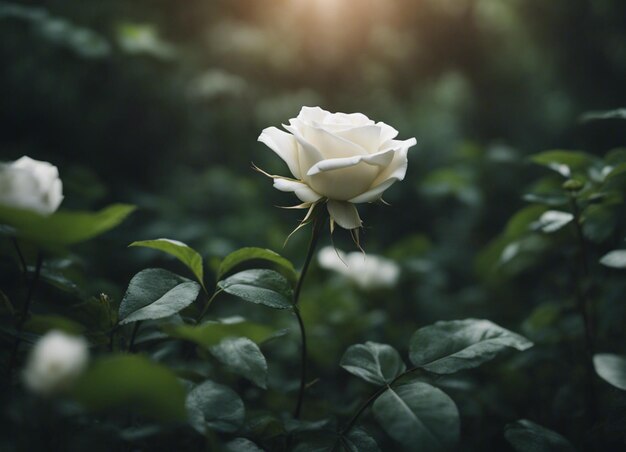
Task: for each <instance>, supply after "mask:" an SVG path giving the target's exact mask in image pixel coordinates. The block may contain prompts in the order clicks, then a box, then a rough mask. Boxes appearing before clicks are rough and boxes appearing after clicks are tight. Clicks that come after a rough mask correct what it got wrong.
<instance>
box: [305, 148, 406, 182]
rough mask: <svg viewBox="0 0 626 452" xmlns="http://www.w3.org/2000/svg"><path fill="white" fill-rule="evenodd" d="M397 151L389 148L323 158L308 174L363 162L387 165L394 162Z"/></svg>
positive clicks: (311, 174)
mask: <svg viewBox="0 0 626 452" xmlns="http://www.w3.org/2000/svg"><path fill="white" fill-rule="evenodd" d="M395 152H396V151H395V150H394V149H387V150H384V151H381V152H377V153H375V154H369V155H355V156H353V157H343V158H333V159H327V160H322V161H321V162H317V163H316V164H315V165H313V166H312V167H311V168H310V169H309V171H308V172H307V176H314V175H316V174H319V173H323V172H326V171H333V170H338V169H342V168H349V167H351V166H355V165H358V164H359V163H361V162H364V163H367V164H368V165H375V166H382V167H385V166H387V165H389V164H390V163H391V162H392V160H393V158H394V153H395Z"/></svg>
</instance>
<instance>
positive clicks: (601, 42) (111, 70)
mask: <svg viewBox="0 0 626 452" xmlns="http://www.w3.org/2000/svg"><path fill="white" fill-rule="evenodd" d="M0 61H2V64H1V65H0V105H1V106H2V108H1V109H0V157H1V159H2V160H13V159H16V158H19V157H20V156H22V155H25V154H26V155H29V156H31V157H33V158H37V159H41V160H48V161H51V162H53V163H54V164H56V165H57V166H59V168H60V172H61V177H62V179H63V182H64V186H65V196H66V199H65V202H64V207H66V208H77V209H96V208H99V207H102V206H104V205H106V204H107V203H110V202H129V203H133V204H136V205H137V206H138V207H139V210H138V212H137V213H136V214H134V215H133V217H132V218H131V219H130V220H129V221H127V222H126V223H125V224H124V225H123V226H122V227H120V228H119V229H117V230H115V231H113V232H112V233H109V234H108V235H106V236H105V237H103V238H101V239H98V240H96V241H94V242H92V243H89V244H86V245H82V246H81V247H79V248H78V249H77V250H76V255H77V256H79V255H80V256H82V257H81V258H80V259H78V258H77V259H76V262H78V263H77V264H76V262H75V264H76V265H78V266H79V267H80V269H81V271H79V272H76V274H75V275H74V276H75V277H77V275H84V274H89V275H90V276H89V278H85V279H84V280H83V281H82V287H83V288H84V289H83V290H84V291H85V292H86V293H90V294H97V293H99V292H102V291H104V292H107V293H109V294H110V295H111V296H112V297H113V298H114V299H117V300H119V299H120V297H121V295H122V294H123V291H124V289H125V287H126V284H127V282H128V280H129V279H130V277H131V276H132V275H133V274H135V273H136V272H137V271H139V270H140V269H142V268H145V267H146V266H149V265H152V266H154V265H163V266H170V267H175V266H176V264H174V263H172V262H171V261H169V260H166V259H163V260H162V261H159V260H158V259H159V258H158V256H156V253H153V252H150V251H145V252H142V251H140V250H128V249H127V248H126V245H127V244H128V243H130V242H132V241H135V240H143V239H151V238H157V237H168V238H172V239H177V240H181V241H184V242H186V243H189V244H190V245H192V246H194V247H195V248H196V249H198V250H199V251H201V253H202V254H203V255H204V256H206V257H207V258H208V259H209V261H212V260H213V259H216V258H219V257H222V256H224V255H226V254H227V253H228V252H230V251H233V250H235V249H237V248H239V247H241V246H259V247H267V248H271V249H274V250H276V251H278V252H280V253H281V254H284V255H285V256H287V257H289V258H291V259H293V260H294V261H295V262H296V263H301V262H302V259H303V253H304V249H305V246H306V242H307V240H308V234H307V233H306V232H303V233H300V234H297V235H296V236H294V238H293V239H292V240H291V241H290V242H289V243H288V244H287V245H286V246H285V247H283V242H284V239H285V237H286V236H287V235H288V233H289V232H290V231H291V230H292V229H293V228H294V227H295V226H296V225H297V223H298V219H299V216H298V215H299V214H298V213H297V212H294V211H284V210H281V209H277V208H275V207H274V206H276V205H289V204H290V203H292V202H293V199H291V197H290V195H288V194H284V193H280V192H277V191H275V190H274V189H273V188H272V187H271V182H270V181H269V180H268V179H266V178H265V177H263V176H262V175H260V174H258V173H256V172H254V171H253V170H252V168H251V164H252V162H254V163H255V164H256V165H258V166H260V167H262V168H264V169H266V170H268V171H269V172H270V173H281V172H284V168H283V163H282V162H281V161H280V159H278V158H276V156H275V155H274V154H273V153H272V152H271V151H270V150H269V149H267V148H266V147H265V146H264V145H262V144H261V143H258V142H257V141H256V139H257V137H258V135H259V133H260V131H261V130H262V129H263V128H264V127H267V126H270V125H276V126H278V125H279V124H280V123H284V122H286V121H287V120H288V119H289V118H291V117H294V116H296V115H297V113H298V111H299V110H300V108H301V106H303V105H309V106H315V105H319V106H322V107H323V108H325V109H328V110H331V111H343V112H355V111H358V112H363V113H365V114H367V115H368V116H370V117H371V118H373V119H375V120H382V121H385V122H387V123H389V124H391V125H393V126H394V127H396V128H397V129H398V130H400V137H401V138H403V139H406V138H409V137H412V136H415V137H416V138H417V140H418V146H417V147H416V148H414V149H413V150H412V151H411V154H410V158H409V171H408V174H407V177H406V179H405V181H404V182H402V183H399V184H396V185H395V186H394V187H393V188H392V189H390V190H389V191H388V192H387V193H388V194H387V195H386V200H387V201H388V202H390V203H391V206H388V207H384V206H363V207H362V209H361V216H362V218H363V219H364V220H365V231H364V236H363V244H364V247H365V249H366V250H367V252H369V253H375V254H384V255H386V256H387V257H390V258H393V259H395V260H396V261H397V262H398V263H399V264H401V265H402V269H403V276H402V279H401V282H400V286H399V287H398V288H397V289H396V290H395V291H394V292H393V293H387V292H386V293H379V294H377V293H373V294H372V293H369V294H367V296H365V295H364V294H362V293H361V292H360V291H359V289H357V288H354V287H352V286H350V285H349V283H347V282H346V281H344V280H343V279H341V278H339V277H337V276H334V277H333V276H332V275H330V274H329V273H325V272H323V271H322V270H320V269H319V268H315V269H314V274H313V276H312V279H311V280H310V281H309V283H308V289H307V290H308V295H307V296H308V300H305V301H304V304H303V309H304V311H305V313H304V315H305V317H306V318H307V319H308V321H309V322H310V323H311V325H313V326H312V330H311V331H312V333H311V334H312V335H313V338H312V339H311V341H312V343H315V344H317V345H316V346H315V347H314V350H313V352H312V353H313V355H314V359H315V360H316V361H315V362H316V364H315V365H316V366H317V368H318V369H326V371H327V372H328V374H330V375H333V372H335V373H336V375H335V378H336V380H335V381H336V382H339V383H338V384H339V385H346V386H348V385H349V383H348V382H347V377H346V376H345V375H343V374H342V373H341V372H342V371H341V370H339V369H338V368H337V362H338V360H339V357H340V356H341V354H342V353H343V351H344V350H345V346H346V345H347V344H350V343H353V342H356V341H364V340H381V341H384V342H389V343H392V344H394V345H395V344H405V343H406V342H407V340H408V337H409V336H410V333H411V332H412V331H413V330H414V329H415V328H416V327H417V326H419V325H424V324H427V323H431V322H433V321H436V320H440V319H453V318H463V317H468V316H472V317H484V318H489V319H491V320H493V321H497V322H499V323H501V324H503V325H505V326H507V327H510V328H512V329H514V330H516V331H522V332H524V328H526V331H525V332H526V334H530V333H528V328H531V327H532V325H531V326H529V323H528V322H529V320H528V318H529V316H530V315H531V313H532V312H533V309H534V308H535V307H536V306H538V305H539V304H540V303H542V302H544V301H546V299H549V298H550V297H551V296H553V294H554V293H558V292H559V290H562V289H559V288H558V287H556V286H558V281H559V280H558V278H559V276H558V275H557V278H556V280H552V282H553V283H554V284H551V285H548V287H546V285H542V284H540V283H539V281H540V280H541V279H540V277H544V278H545V277H546V275H549V274H550V271H551V265H552V264H554V265H557V264H556V263H555V261H554V260H550V259H545V255H544V256H542V255H540V254H537V255H533V258H532V259H525V260H523V261H520V262H517V263H516V264H515V265H510V266H509V267H507V268H506V269H504V270H502V271H500V272H499V273H498V274H497V277H494V273H493V266H491V265H489V264H490V261H489V259H491V257H490V256H489V249H490V248H489V247H490V246H493V241H494V239H495V238H496V237H497V236H498V234H500V233H501V232H502V230H503V227H504V225H505V224H506V222H507V220H508V219H509V218H510V217H511V215H512V214H513V213H515V212H516V211H517V210H519V209H520V208H521V207H523V206H524V205H525V201H524V200H523V199H522V195H523V194H524V193H525V191H526V190H527V189H528V188H529V184H530V182H531V181H532V180H533V179H534V178H536V177H537V175H538V174H540V173H541V171H542V170H541V169H540V168H535V167H533V166H532V165H531V164H530V163H529V162H528V159H527V156H528V155H529V154H532V153H535V152H538V151H542V150H546V149H553V148H559V149H584V150H587V151H589V152H591V153H596V154H598V155H602V154H604V153H605V152H606V151H607V150H609V149H612V148H614V147H616V146H618V145H623V144H624V143H626V129H625V128H624V127H623V125H622V123H621V122H619V121H602V122H590V123H583V122H581V121H580V118H581V115H582V114H584V113H585V112H588V111H594V110H608V109H613V108H618V107H623V106H625V105H626V2H624V1H623V0H593V1H592V0H551V1H545V0H186V1H184V2H181V1H173V0H151V1H147V0H134V1H128V0H109V1H106V2H102V1H96V0H82V1H80V2H78V1H69V0H65V1H63V0H48V1H46V2H29V1H21V2H4V1H3V2H0ZM334 239H335V243H336V245H337V246H338V247H340V248H343V249H352V248H354V245H353V244H352V243H351V241H350V238H349V236H348V235H347V234H342V232H341V231H339V232H338V233H336V234H335V238H334ZM616 244H617V242H615V243H614V245H615V246H614V247H616V246H617V245H616ZM606 248H607V249H610V248H611V247H610V246H608V245H607V246H606ZM540 256H542V257H540ZM219 309H225V310H228V308H219ZM620 315H621V316H623V315H624V313H623V312H621V311H620V313H618V315H617V317H616V318H617V319H622V318H623V317H620ZM531 329H532V328H531ZM535 339H536V338H535ZM398 346H399V347H401V346H400V345H398ZM296 351H297V344H296V343H295V342H294V344H293V349H288V350H286V351H283V352H281V353H284V355H285V356H288V355H289V354H290V353H296ZM277 353H278V352H277ZM546 356H549V355H546ZM548 361H549V359H546V362H543V364H541V365H542V366H548V367H549V362H548ZM519 366H520V367H519V369H518V368H515V367H513V368H511V367H509V368H507V371H506V372H505V371H502V372H501V374H498V372H494V371H493V369H491V370H489V372H491V373H490V378H493V377H494V375H499V377H501V379H502V380H503V381H505V382H506V384H508V385H509V386H506V385H505V386H504V387H505V388H506V390H505V391H504V395H503V394H502V392H498V393H497V394H496V393H495V392H494V391H495V390H493V389H486V390H482V392H481V374H476V376H475V377H474V379H473V380H471V382H470V383H467V381H465V382H464V383H463V384H465V386H463V385H461V384H459V385H458V386H457V387H455V386H454V385H453V384H451V390H452V391H457V392H463V391H469V392H471V391H475V392H476V393H478V394H480V395H479V396H477V397H478V398H479V399H480V400H478V401H477V400H474V399H464V398H463V397H460V400H459V398H456V399H455V400H457V403H459V404H460V406H461V408H462V412H463V413H464V416H465V417H464V429H467V430H472V429H481V430H480V431H481V432H482V435H475V436H472V438H473V440H472V441H473V447H475V448H476V450H485V449H481V447H484V446H485V445H487V444H492V445H493V444H498V441H501V440H502V438H501V428H502V425H503V423H504V422H505V421H506V420H512V419H517V418H518V417H521V416H527V417H528V416H532V415H534V416H535V417H534V419H535V420H537V421H542V420H544V421H545V422H546V423H547V425H549V426H551V427H554V428H557V430H558V429H559V428H561V430H562V429H564V428H565V429H571V428H572V427H571V426H569V427H568V426H567V423H568V422H569V421H568V419H567V416H566V414H567V413H568V410H569V408H568V407H569V405H567V404H563V400H564V399H565V398H567V396H566V395H563V394H561V396H558V395H556V392H557V391H558V386H559V383H558V379H557V378H556V377H554V375H556V373H558V372H556V369H554V373H550V371H549V370H545V373H544V374H542V375H541V378H543V380H541V381H544V382H545V381H547V383H546V384H545V387H541V388H539V389H536V388H535V390H533V391H531V390H530V388H529V386H530V383H529V380H528V378H531V377H530V376H528V375H526V373H531V372H540V373H541V372H543V370H538V369H540V368H537V367H534V368H532V369H533V370H528V368H524V367H523V363H519ZM553 366H557V365H556V364H553ZM328 369H334V370H328ZM320 372H321V371H320ZM527 377H528V378H527ZM552 377H554V379H553V380H550V378H552ZM537 378H539V377H537ZM329 384H330V383H329ZM503 384H504V383H503ZM467 385H469V386H467ZM501 387H502V386H501ZM317 390H318V391H320V392H319V394H318V395H320V397H321V394H323V393H324V390H325V386H324V385H322V387H321V388H320V389H317ZM314 391H315V389H314ZM529 393H531V394H532V395H531V396H529ZM336 397H339V395H337V396H336ZM529 397H530V400H529ZM559 397H560V398H559ZM503 398H505V399H506V402H503V401H502V400H503ZM559 403H561V405H559ZM533 404H534V405H533ZM531 406H533V407H534V408H530V407H531ZM545 413H549V414H545ZM559 416H564V417H562V418H561V417H559ZM468 419H469V421H468ZM493 419H495V421H494V422H491V421H492V420H493ZM474 433H476V432H475V431H474ZM574 434H575V432H574ZM494 438H495V439H494ZM493 441H496V442H495V443H493ZM468 447H469V446H468Z"/></svg>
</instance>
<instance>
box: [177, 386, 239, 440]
mask: <svg viewBox="0 0 626 452" xmlns="http://www.w3.org/2000/svg"><path fill="white" fill-rule="evenodd" d="M185 406H186V407H187V413H188V414H189V422H190V423H191V425H192V427H193V428H195V429H196V430H197V431H198V432H199V433H201V434H203V435H204V434H205V433H206V432H207V430H217V431H219V432H228V433H232V432H235V431H237V430H238V429H239V428H240V427H241V426H242V424H243V421H244V418H245V409H244V406H243V401H242V400H241V398H240V397H239V396H238V395H237V393H236V392H235V391H233V390H232V389H230V388H229V387H227V386H223V385H220V384H217V383H215V382H213V381H211V380H207V381H205V382H204V383H202V384H200V385H198V386H196V387H195V388H194V389H192V390H191V391H190V392H189V395H188V396H187V401H186V402H185Z"/></svg>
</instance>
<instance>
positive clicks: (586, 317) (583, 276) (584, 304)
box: [570, 194, 596, 419]
mask: <svg viewBox="0 0 626 452" xmlns="http://www.w3.org/2000/svg"><path fill="white" fill-rule="evenodd" d="M570 203H571V207H572V215H573V216H574V219H573V221H574V227H575V230H576V238H577V240H578V248H579V250H578V256H579V262H578V266H577V270H576V273H575V279H576V281H575V286H576V289H575V290H576V303H577V306H578V311H579V313H580V316H581V318H582V321H583V325H584V330H585V352H586V359H585V367H586V380H587V382H586V385H585V386H586V396H587V407H588V408H589V417H590V418H591V419H593V418H595V412H596V396H595V387H594V374H595V370H594V365H593V355H594V353H595V347H594V339H593V329H594V328H593V315H592V312H591V309H590V306H589V302H588V300H587V297H586V295H585V290H584V288H583V287H582V284H581V280H582V281H586V280H588V279H589V263H588V262H589V261H588V251H587V242H586V240H585V236H584V234H583V229H582V226H581V215H580V208H579V206H578V202H577V201H576V197H575V195H574V194H572V195H571V196H570Z"/></svg>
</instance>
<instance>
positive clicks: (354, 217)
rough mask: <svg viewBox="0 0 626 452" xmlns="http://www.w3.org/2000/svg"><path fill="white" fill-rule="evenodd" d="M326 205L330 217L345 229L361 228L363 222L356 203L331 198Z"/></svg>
mask: <svg viewBox="0 0 626 452" xmlns="http://www.w3.org/2000/svg"><path fill="white" fill-rule="evenodd" d="M326 206H327V208H328V213H329V214H330V217H331V218H332V219H333V220H334V221H335V223H337V224H338V225H339V226H341V227H342V228H344V229H356V228H360V227H361V225H362V224H363V222H362V221H361V218H360V217H359V212H358V211H357V210H356V207H355V206H354V204H351V203H349V202H342V201H333V200H329V201H328V203H327V204H326Z"/></svg>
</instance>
